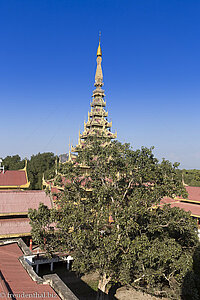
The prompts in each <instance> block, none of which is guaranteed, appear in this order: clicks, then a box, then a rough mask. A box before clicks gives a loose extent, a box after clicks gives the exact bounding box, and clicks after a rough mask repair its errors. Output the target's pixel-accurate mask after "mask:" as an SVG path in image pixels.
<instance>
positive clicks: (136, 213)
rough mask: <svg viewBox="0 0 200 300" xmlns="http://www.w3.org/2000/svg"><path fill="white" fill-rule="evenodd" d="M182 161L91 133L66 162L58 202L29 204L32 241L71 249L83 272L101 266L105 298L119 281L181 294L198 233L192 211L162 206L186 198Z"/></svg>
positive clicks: (75, 265)
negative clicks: (165, 199)
mask: <svg viewBox="0 0 200 300" xmlns="http://www.w3.org/2000/svg"><path fill="white" fill-rule="evenodd" d="M177 167H178V164H174V165H172V164H171V163H170V162H169V161H166V160H163V161H162V162H161V163H159V162H158V160H157V159H156V158H155V157H154V155H153V153H152V149H147V148H144V147H143V148H142V149H141V150H136V151H133V150H132V149H131V148H130V146H129V144H124V145H122V144H121V143H119V142H116V141H115V142H111V143H110V142H108V141H106V140H105V141H102V140H99V139H95V138H94V139H92V140H90V139H88V140H87V142H86V146H85V147H84V149H83V150H82V151H81V152H80V153H79V155H78V156H77V158H76V161H75V162H73V163H67V164H63V165H61V167H60V170H59V173H60V174H62V177H63V178H64V181H63V180H62V181H60V182H61V183H63V182H64V191H63V192H61V193H59V194H57V201H56V203H55V204H56V207H55V208H54V209H51V210H49V209H48V208H47V207H45V206H44V205H42V204H41V205H40V207H39V210H38V211H36V210H30V212H29V218H30V220H31V221H30V222H31V225H32V236H33V239H34V240H35V241H36V242H37V243H38V244H39V245H40V247H41V248H43V249H46V250H47V251H48V252H49V253H53V252H54V251H58V250H60V251H70V253H72V255H73V257H74V263H73V268H74V269H75V270H76V271H77V272H79V273H86V272H90V271H97V272H98V273H99V275H100V280H99V286H98V288H99V294H98V297H99V299H103V295H104V294H105V292H106V287H107V285H108V283H113V282H119V283H121V284H132V285H133V286H136V287H140V288H142V289H144V290H147V291H149V292H153V293H154V294H157V295H165V296H166V295H167V296H168V297H170V296H173V297H176V299H179V297H180V293H181V284H182V282H183V278H184V276H185V274H186V273H187V272H188V271H189V270H190V269H191V268H192V255H193V252H194V249H195V247H196V245H197V244H198V237H197V228H196V224H195V222H194V221H193V220H192V219H191V218H190V214H189V213H186V212H184V211H183V210H179V209H178V208H170V206H162V207H160V206H158V205H159V202H160V200H161V199H162V198H163V197H164V196H169V197H174V196H175V195H176V196H181V195H182V196H184V197H186V192H185V189H184V187H183V185H182V182H181V180H179V179H178V174H177V171H176V170H177ZM59 176H61V175H59ZM41 216H43V217H41ZM52 224H54V225H52ZM44 240H45V243H44ZM174 299H175V298H174Z"/></svg>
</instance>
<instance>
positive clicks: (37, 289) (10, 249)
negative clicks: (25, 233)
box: [0, 243, 60, 300]
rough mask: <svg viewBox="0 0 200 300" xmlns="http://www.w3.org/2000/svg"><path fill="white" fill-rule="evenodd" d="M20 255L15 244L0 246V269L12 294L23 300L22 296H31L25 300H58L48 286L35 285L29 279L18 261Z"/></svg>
mask: <svg viewBox="0 0 200 300" xmlns="http://www.w3.org/2000/svg"><path fill="white" fill-rule="evenodd" d="M22 255H23V253H22V251H21V250H20V248H19V247H18V245H17V244H16V243H14V244H9V245H4V246H0V269H1V272H2V274H3V276H4V278H5V281H6V282H7V284H8V285H9V288H10V289H11V291H12V293H13V294H20V295H21V297H20V298H25V297H23V295H28V294H31V295H32V296H31V295H30V297H29V296H27V297H26V298H28V299H34V300H35V299H36V298H40V299H48V300H49V298H53V299H60V298H59V296H58V295H57V294H56V293H55V292H54V290H53V289H52V288H51V287H50V286H49V285H42V284H37V283H36V282H35V281H33V280H32V279H31V278H30V276H29V275H28V273H27V272H26V270H25V269H24V268H23V266H22V265H21V263H20V261H19V260H18V258H19V257H20V256H22ZM0 289H1V288H0ZM42 294H43V296H42ZM37 295H38V296H37ZM39 295H40V297H39ZM10 299H11V297H10ZM16 299H18V297H16Z"/></svg>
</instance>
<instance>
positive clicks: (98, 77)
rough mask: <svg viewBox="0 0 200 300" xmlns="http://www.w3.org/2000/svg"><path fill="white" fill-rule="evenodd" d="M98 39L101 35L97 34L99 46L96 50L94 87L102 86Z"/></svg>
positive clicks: (100, 54) (100, 52)
mask: <svg viewBox="0 0 200 300" xmlns="http://www.w3.org/2000/svg"><path fill="white" fill-rule="evenodd" d="M100 37H101V33H99V46H98V49H97V69H96V74H95V86H102V85H103V72H102V68H101V62H102V51H101V44H100Z"/></svg>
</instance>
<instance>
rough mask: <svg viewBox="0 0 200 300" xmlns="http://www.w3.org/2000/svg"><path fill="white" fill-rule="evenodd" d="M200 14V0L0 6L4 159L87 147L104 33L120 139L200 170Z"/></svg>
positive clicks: (21, 1) (44, 0)
mask: <svg viewBox="0 0 200 300" xmlns="http://www.w3.org/2000/svg"><path fill="white" fill-rule="evenodd" d="M199 15H200V2H199V1H198V0H196V1H193V0H191V1H188V0H185V1H184V0H179V1H178V0H167V1H163V0H154V1H152V0H140V1H139V0H137V1H136V0H132V1H129V0H124V1H121V0H106V1H105V0H90V1H89V0H85V1H76V0H69V1H66V0H59V1H58V0H29V1H27V0H18V1H16V0H9V1H6V0H0V40H1V42H0V104H1V107H0V109H1V125H0V129H1V130H0V136H1V138H0V157H5V156H7V155H14V154H19V155H20V156H21V157H25V156H26V157H30V156H31V155H32V154H36V153H38V152H47V151H52V152H54V153H56V154H60V153H65V152H68V144H69V137H70V139H71V141H72V142H73V144H74V145H75V144H76V143H77V140H78V131H79V129H81V130H83V121H84V118H85V119H86V118H87V112H88V110H89V108H90V107H89V104H90V100H91V96H92V90H93V88H94V87H93V84H94V74H95V68H96V49H97V46H98V32H99V30H101V31H102V51H103V72H104V83H105V86H104V88H105V93H106V101H107V109H108V112H109V118H110V119H112V121H113V128H112V130H113V131H115V130H117V132H118V139H119V140H120V141H121V142H130V143H131V145H132V146H133V148H134V149H136V148H140V147H141V146H147V147H150V146H155V150H154V153H155V155H156V156H157V157H158V158H159V159H161V158H163V157H165V158H166V159H169V160H170V161H172V162H175V161H178V162H180V163H181V165H180V167H181V168H197V169H200V138H199V136H200V134H199V129H200V118H199V114H200V55H199V53H200V39H199V36H200V18H199Z"/></svg>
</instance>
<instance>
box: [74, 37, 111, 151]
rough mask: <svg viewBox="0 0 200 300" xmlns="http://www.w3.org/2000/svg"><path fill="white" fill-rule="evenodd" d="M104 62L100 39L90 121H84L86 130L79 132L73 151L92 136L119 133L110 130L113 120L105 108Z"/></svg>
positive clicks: (80, 147) (108, 136) (107, 136)
mask: <svg viewBox="0 0 200 300" xmlns="http://www.w3.org/2000/svg"><path fill="white" fill-rule="evenodd" d="M101 62H102V51H101V45H100V41H99V46H98V49H97V68H96V74H95V84H94V86H95V90H94V91H93V95H92V102H91V104H90V106H91V111H90V112H88V121H87V123H86V122H84V131H83V133H82V134H80V132H79V141H78V145H77V146H76V147H72V148H71V150H72V152H78V151H80V150H81V149H82V148H83V147H84V145H85V141H86V139H87V138H88V137H90V136H95V135H96V136H98V137H100V138H108V139H115V138H116V137H117V133H112V132H111V131H110V129H111V127H112V122H108V120H107V116H108V112H107V111H106V110H105V106H106V101H105V100H104V97H105V94H104V90H103V89H102V86H103V72H102V67H101Z"/></svg>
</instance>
